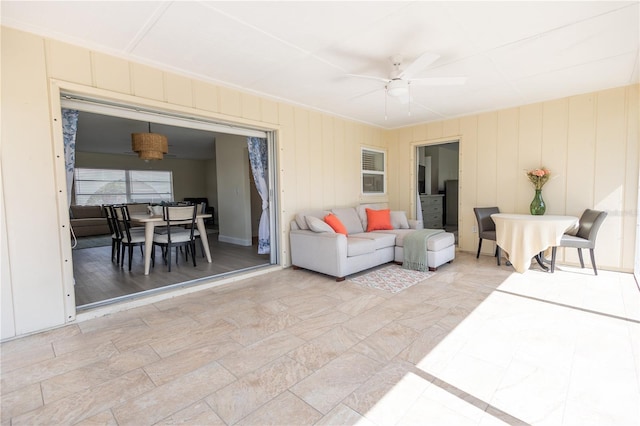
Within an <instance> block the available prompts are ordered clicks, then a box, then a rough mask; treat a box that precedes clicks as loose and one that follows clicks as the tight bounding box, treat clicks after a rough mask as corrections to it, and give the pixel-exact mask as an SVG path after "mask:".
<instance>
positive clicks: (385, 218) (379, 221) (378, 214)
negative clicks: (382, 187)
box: [365, 208, 393, 232]
mask: <svg viewBox="0 0 640 426" xmlns="http://www.w3.org/2000/svg"><path fill="white" fill-rule="evenodd" d="M365 210H366V212H367V232H371V231H376V230H378V229H380V230H384V229H393V226H391V211H390V210H389V209H384V210H373V209H369V208H367V209H365Z"/></svg>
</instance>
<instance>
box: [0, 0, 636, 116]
mask: <svg viewBox="0 0 640 426" xmlns="http://www.w3.org/2000/svg"><path fill="white" fill-rule="evenodd" d="M639 4H640V3H639V2H638V1H628V2H615V1H586V2H574V1H571V2H562V1H549V2H542V1H531V2H521V1H512V2H483V1H474V2H455V1H452V2H429V1H409V2H402V1H393V2H364V1H353V2H299V1H298V2H296V1H281V2H267V1H260V2H243V1H233V2H232V1H225V2H217V1H174V2H155V1H140V2H131V1H127V2H125V1H122V2H119V1H117V2H112V1H107V2H100V1H90V2H89V1H85V2H58V1H46V2H35V1H33V2H31V1H4V0H3V1H2V2H1V15H2V18H1V19H2V24H3V25H6V26H10V27H15V28H19V29H22V30H26V31H29V32H34V33H37V34H41V35H43V36H46V37H50V38H54V39H58V40H62V41H66V42H69V43H73V44H77V45H81V46H86V47H88V48H90V49H94V50H97V51H102V52H105V53H108V54H113V55H116V56H119V57H124V58H128V59H131V60H133V61H136V62H141V63H145V64H148V65H152V66H155V67H158V68H161V69H165V70H169V71H172V72H177V73H180V74H183V75H187V76H191V77H195V78H198V79H202V80H205V81H210V82H213V83H215V84H219V85H224V86H229V87H233V88H237V89H239V90H243V91H248V92H251V93H255V94H258V95H261V96H266V97H269V98H275V99H279V100H284V101H287V102H292V103H295V104H299V105H304V106H307V107H310V108H313V109H316V110H321V111H326V112H329V113H332V114H337V115H339V116H343V117H347V118H350V119H354V120H357V121H360V122H364V123H369V124H373V125H376V126H380V127H383V128H398V127H402V126H407V125H412V124H416V123H424V122H429V121H436V120H441V119H446V118H451V117H458V116H464V115H469V114H473V113H478V112H481V111H490V110H496V109H501V108H506V107H511V106H516V105H523V104H528V103H533V102H539V101H543V100H547V99H554V98H559V97H564V96H570V95H574V94H579V93H585V92H590V91H595V90H600V89H606V88H611V87H617V86H623V85H627V84H631V83H636V82H638V81H639V77H638V76H639V70H638V68H639V63H638V62H639V60H638V57H639V56H638V48H639V40H640V36H639V34H640V31H639V14H640V12H639ZM424 52H433V53H436V54H438V55H440V58H439V59H438V60H437V61H436V62H434V63H432V64H431V65H430V66H429V67H428V68H427V69H425V70H424V71H423V72H421V73H420V74H419V75H417V76H416V77H451V76H455V77H458V76H464V77H467V81H466V84H464V85H462V86H442V87H430V86H415V87H414V85H412V89H411V90H412V95H413V102H412V103H411V115H409V114H408V106H407V105H406V104H405V105H403V104H401V103H399V102H398V101H397V99H395V98H388V104H387V115H388V118H387V119H386V120H385V92H384V90H383V86H384V83H382V82H378V81H375V80H367V79H358V78H353V77H348V76H346V74H366V75H372V76H378V77H383V78H387V77H388V75H389V72H390V71H391V62H390V57H391V56H393V55H402V56H403V57H404V58H405V60H404V63H405V64H409V63H410V62H411V61H412V60H413V59H415V58H417V57H418V56H419V55H420V54H422V53H424ZM372 91H373V92H372Z"/></svg>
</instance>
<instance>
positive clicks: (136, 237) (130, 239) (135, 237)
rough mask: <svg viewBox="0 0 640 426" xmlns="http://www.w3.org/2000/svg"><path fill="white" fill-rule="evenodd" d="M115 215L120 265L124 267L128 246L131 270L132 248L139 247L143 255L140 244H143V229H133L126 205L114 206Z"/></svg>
mask: <svg viewBox="0 0 640 426" xmlns="http://www.w3.org/2000/svg"><path fill="white" fill-rule="evenodd" d="M115 212H116V217H117V219H118V228H119V229H120V237H121V240H120V245H121V253H120V267H121V268H124V254H125V251H126V249H127V248H128V249H129V250H128V255H129V256H128V257H129V271H131V261H132V260H133V248H134V247H136V246H138V247H140V253H141V254H142V255H144V251H143V249H142V246H144V244H145V238H144V229H135V230H134V229H133V227H132V226H131V216H130V214H129V209H128V207H127V206H126V205H122V206H118V207H116V208H115Z"/></svg>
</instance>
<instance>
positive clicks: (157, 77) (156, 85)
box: [131, 63, 164, 101]
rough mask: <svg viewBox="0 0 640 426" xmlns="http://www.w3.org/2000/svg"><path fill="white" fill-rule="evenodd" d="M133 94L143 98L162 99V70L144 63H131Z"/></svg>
mask: <svg viewBox="0 0 640 426" xmlns="http://www.w3.org/2000/svg"><path fill="white" fill-rule="evenodd" d="M131 73H132V82H133V94H134V95H135V96H139V97H141V98H145V99H155V100H157V101H164V79H163V72H162V71H160V70H157V69H154V68H151V67H148V66H146V65H141V64H135V63H134V64H132V65H131Z"/></svg>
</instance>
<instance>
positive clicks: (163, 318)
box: [1, 253, 640, 426]
mask: <svg viewBox="0 0 640 426" xmlns="http://www.w3.org/2000/svg"><path fill="white" fill-rule="evenodd" d="M1 355H2V360H1V361H2V362H1V367H2V383H1V386H2V387H1V391H2V417H1V420H2V425H9V424H11V425H34V424H46V425H53V424H56V425H57V424H64V425H67V424H69V425H70V424H82V425H94V424H104V425H116V424H117V425H153V424H193V425H225V424H239V425H270V424H271V425H306V424H309V425H310V424H318V425H347V424H349V425H354V424H358V425H394V424H400V425H406V424H420V425H424V424H433V425H456V426H457V425H491V424H512V425H513V424H516V425H518V424H535V425H588V424H593V425H599V426H600V425H640V293H639V292H638V288H637V286H636V283H635V281H634V279H633V276H632V275H630V274H620V273H613V272H607V271H601V272H600V275H599V276H598V277H595V276H593V275H592V272H591V270H590V269H588V268H587V269H583V270H581V269H579V268H569V267H560V268H559V270H558V271H556V273H555V274H553V275H552V274H548V273H544V272H542V271H540V270H538V269H535V268H533V269H531V270H529V271H527V272H526V273H525V274H516V273H513V272H512V271H511V269H510V268H509V267H507V266H504V265H503V266H501V267H497V266H496V265H495V261H494V259H493V258H492V257H489V256H483V257H481V259H480V260H476V259H475V257H474V256H473V255H471V254H466V253H459V254H458V255H457V258H456V260H455V261H454V263H452V264H450V265H445V266H443V267H441V268H440V269H439V271H438V272H437V273H436V275H435V276H433V277H431V278H430V279H428V280H425V281H423V282H421V283H419V284H417V285H415V286H413V287H410V288H409V289H406V290H404V291H402V292H400V293H397V294H395V295H392V294H389V293H384V292H381V291H378V290H371V289H367V288H362V287H359V286H358V285H356V284H354V283H350V282H349V281H345V282H342V283H336V282H335V281H334V280H332V279H331V278H329V277H325V276H322V275H319V274H316V273H311V272H307V271H302V270H297V271H294V270H292V269H286V270H283V271H278V272H273V273H269V274H266V275H263V276H260V277H254V278H250V279H247V280H245V281H242V282H238V283H235V284H232V285H228V286H224V287H216V288H213V289H209V290H205V291H202V292H197V293H193V294H190V295H186V296H181V297H176V298H174V299H171V300H166V301H162V302H158V303H155V304H152V305H148V306H144V307H139V308H135V309H131V310H129V311H125V312H120V313H117V314H113V315H110V316H106V317H102V318H98V319H93V320H88V321H85V322H81V323H77V324H73V325H69V326H66V327H63V328H59V329H56V330H53V331H49V332H46V333H41V334H37V335H33V336H29V337H26V338H21V339H17V340H13V341H8V342H5V343H3V344H2V346H1Z"/></svg>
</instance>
